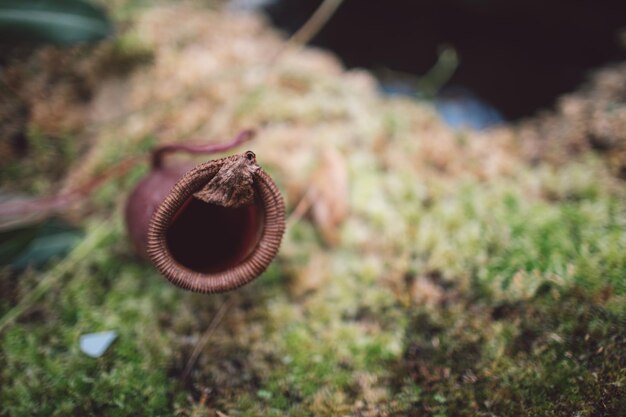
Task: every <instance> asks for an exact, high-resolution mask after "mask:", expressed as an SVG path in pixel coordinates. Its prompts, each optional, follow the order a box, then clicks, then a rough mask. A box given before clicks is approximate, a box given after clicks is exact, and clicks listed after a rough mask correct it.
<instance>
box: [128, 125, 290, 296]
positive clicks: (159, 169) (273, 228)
mask: <svg viewBox="0 0 626 417" xmlns="http://www.w3.org/2000/svg"><path fill="white" fill-rule="evenodd" d="M252 136H253V132H252V131H249V130H248V131H243V132H242V133H240V134H239V135H238V136H237V137H236V138H235V139H234V140H233V141H232V142H231V143H229V144H225V145H210V146H207V145H203V146H197V145H180V144H176V145H166V146H163V147H161V148H158V149H157V150H155V151H154V152H153V158H152V170H151V172H150V173H149V174H148V175H147V176H146V177H145V178H144V179H143V180H141V181H140V182H139V184H137V186H136V188H135V190H134V191H133V192H132V193H131V195H130V197H129V199H128V202H127V205H126V226H127V229H128V234H129V236H130V238H131V240H132V241H133V244H134V245H135V248H136V249H137V251H138V252H139V253H140V254H142V255H144V256H147V257H148V258H150V259H151V261H152V262H153V263H154V264H155V265H156V267H157V268H158V269H159V271H160V272H161V273H162V274H163V275H164V276H165V277H166V278H167V279H168V280H170V281H171V282H172V283H173V284H175V285H177V286H179V287H182V288H185V289H188V290H191V291H196V292H203V293H215V292H223V291H229V290H232V289H234V288H237V287H240V286H242V285H244V284H246V283H248V282H250V281H252V280H253V279H255V278H256V277H257V276H259V275H260V274H261V273H262V272H263V271H264V270H265V269H266V268H267V266H268V265H269V264H270V263H271V261H272V259H273V258H274V257H275V256H276V254H277V252H278V248H279V246H280V242H281V239H282V236H283V233H284V231H285V206H284V202H283V198H282V196H281V195H280V192H279V191H278V188H277V187H276V185H275V184H274V181H273V180H272V179H271V177H270V176H269V175H268V174H267V173H266V172H265V171H263V169H262V168H261V167H260V166H259V165H258V164H257V162H256V156H255V154H254V153H253V152H251V151H247V152H244V153H242V154H237V155H232V156H229V157H226V158H222V159H217V160H213V161H209V162H205V163H203V164H200V165H198V166H195V167H194V166H193V165H192V164H171V165H169V164H166V163H165V162H164V156H165V155H166V154H168V153H172V152H187V153H192V154H200V153H202V154H207V153H215V152H221V151H225V150H227V149H230V148H232V147H234V146H237V145H239V144H241V143H243V142H245V141H247V140H249V139H250V138H252Z"/></svg>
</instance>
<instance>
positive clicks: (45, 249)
mask: <svg viewBox="0 0 626 417" xmlns="http://www.w3.org/2000/svg"><path fill="white" fill-rule="evenodd" d="M82 236H83V234H82V232H81V231H80V230H78V229H76V228H74V227H72V226H69V225H67V224H65V223H62V222H60V221H58V220H54V219H53V220H48V221H47V222H45V223H43V224H41V225H36V226H28V227H24V228H20V229H16V230H11V231H6V232H0V265H9V266H10V268H12V269H17V270H20V269H24V268H26V267H29V266H34V267H39V266H43V265H45V264H46V263H47V262H48V261H50V260H52V259H55V258H60V257H62V256H64V255H65V254H67V253H68V252H69V251H70V250H71V249H72V248H73V247H74V246H75V245H76V244H77V243H78V242H79V241H80V239H81V238H82Z"/></svg>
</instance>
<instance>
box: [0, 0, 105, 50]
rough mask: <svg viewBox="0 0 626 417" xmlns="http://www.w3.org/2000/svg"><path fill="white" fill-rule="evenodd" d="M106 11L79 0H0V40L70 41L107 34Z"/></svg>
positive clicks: (69, 42) (64, 42)
mask: <svg viewBox="0 0 626 417" xmlns="http://www.w3.org/2000/svg"><path fill="white" fill-rule="evenodd" d="M112 33H113V26H112V24H111V22H110V20H109V18H108V17H107V15H106V13H105V12H104V11H102V10H101V9H99V8H97V7H95V6H94V5H92V4H91V3H88V2H86V1H83V0H2V1H0V40H1V41H0V42H2V43H7V42H8V43H20V42H32V43H49V44H57V45H71V44H75V43H79V42H90V41H98V40H102V39H104V38H107V37H109V36H110V35H111V34H112Z"/></svg>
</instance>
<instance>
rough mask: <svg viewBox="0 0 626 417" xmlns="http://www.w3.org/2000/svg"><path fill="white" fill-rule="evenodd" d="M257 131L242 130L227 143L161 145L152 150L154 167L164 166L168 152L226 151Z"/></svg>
mask: <svg viewBox="0 0 626 417" xmlns="http://www.w3.org/2000/svg"><path fill="white" fill-rule="evenodd" d="M255 134H256V132H255V131H254V130H253V129H246V130H242V131H241V132H239V133H238V134H237V136H235V137H234V138H233V139H232V140H231V141H230V142H227V143H209V144H184V143H172V144H168V145H163V146H159V147H158V148H156V149H155V150H154V151H152V163H151V164H152V169H158V168H161V167H162V166H163V158H164V157H165V155H166V154H168V153H173V152H187V153H190V154H195V155H197V154H213V153H218V152H225V151H227V150H230V149H232V148H235V147H237V146H239V145H241V144H242V143H244V142H247V141H249V140H250V139H252V138H253V137H254V135H255Z"/></svg>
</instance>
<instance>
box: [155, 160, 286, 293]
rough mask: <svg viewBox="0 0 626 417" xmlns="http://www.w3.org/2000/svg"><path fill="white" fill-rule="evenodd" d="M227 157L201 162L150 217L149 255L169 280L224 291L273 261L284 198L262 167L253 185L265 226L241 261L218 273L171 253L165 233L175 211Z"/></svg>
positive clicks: (282, 229)
mask: <svg viewBox="0 0 626 417" xmlns="http://www.w3.org/2000/svg"><path fill="white" fill-rule="evenodd" d="M226 159H228V158H224V159H221V160H217V161H210V162H207V163H204V164H201V165H199V166H197V167H196V168H194V169H192V170H191V171H189V172H188V173H187V174H185V175H184V176H183V178H181V179H180V180H179V181H178V183H176V185H175V186H174V188H173V189H172V191H170V193H169V194H168V196H167V197H166V198H165V200H164V201H163V203H161V205H160V206H159V207H158V208H157V210H156V212H155V213H154V214H153V216H152V219H151V220H150V226H149V228H148V247H147V252H148V256H149V257H150V259H151V260H152V262H154V264H155V265H156V267H157V268H158V270H159V271H160V272H161V273H162V274H163V275H164V276H165V277H166V278H167V279H168V280H169V281H170V282H172V283H173V284H174V285H177V286H179V287H181V288H184V289H187V290H190V291H195V292H201V293H217V292H225V291H230V290H233V289H235V288H238V287H241V286H242V285H245V284H247V283H248V282H250V281H252V280H253V279H255V278H256V277H258V276H259V275H260V274H261V273H262V272H263V271H265V269H266V268H267V267H268V266H269V264H270V263H271V262H272V259H274V257H275V256H276V254H277V253H278V248H279V247H280V242H281V240H282V237H283V233H284V232H285V204H284V202H283V198H282V196H281V194H280V192H279V191H278V188H277V187H276V184H274V181H272V178H271V177H270V176H269V175H267V173H265V171H263V170H262V169H261V168H259V169H258V170H257V171H256V172H255V177H254V189H255V192H257V193H258V196H259V197H260V201H261V204H263V212H264V227H263V232H262V234H261V238H260V240H259V243H258V244H257V246H256V247H255V248H254V250H253V251H252V253H251V254H250V255H249V256H248V257H247V258H246V259H244V260H243V261H242V262H241V263H239V264H238V265H236V266H234V267H232V268H229V269H227V270H225V271H221V272H216V273H201V272H197V271H193V270H191V269H189V268H187V267H185V266H184V265H181V264H180V263H179V262H177V261H176V260H175V259H174V258H173V257H172V255H171V253H170V252H169V250H168V247H167V241H166V236H167V230H168V228H169V227H170V225H171V223H172V219H173V217H174V214H175V213H176V212H177V211H178V209H179V208H180V207H181V206H182V205H183V204H184V203H185V201H187V199H188V198H189V197H190V196H191V195H192V194H193V193H195V192H197V191H199V190H200V189H201V188H202V187H203V186H204V185H205V184H206V183H207V181H208V180H210V179H211V178H212V177H213V176H214V175H215V174H216V173H217V171H218V170H219V168H220V167H221V165H222V164H223V161H225V160H226Z"/></svg>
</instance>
